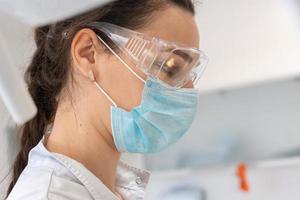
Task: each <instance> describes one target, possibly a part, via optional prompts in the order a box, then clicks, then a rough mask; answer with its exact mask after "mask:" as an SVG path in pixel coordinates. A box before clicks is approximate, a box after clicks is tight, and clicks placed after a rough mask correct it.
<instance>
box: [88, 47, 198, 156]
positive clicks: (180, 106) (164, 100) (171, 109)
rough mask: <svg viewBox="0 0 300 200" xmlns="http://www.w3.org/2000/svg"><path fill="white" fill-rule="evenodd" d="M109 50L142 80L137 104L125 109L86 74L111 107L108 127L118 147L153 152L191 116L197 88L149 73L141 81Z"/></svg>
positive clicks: (183, 130)
mask: <svg viewBox="0 0 300 200" xmlns="http://www.w3.org/2000/svg"><path fill="white" fill-rule="evenodd" d="M109 49H110V48H109ZM110 50H111V51H112V53H113V54H114V55H115V56H117V57H118V58H119V59H120V61H121V62H122V63H123V64H124V65H125V66H126V67H127V69H128V70H129V71H131V72H132V73H133V75H135V76H136V77H137V78H138V79H140V80H141V81H143V82H144V83H145V86H144V89H143V94H142V100H141V104H140V105H139V106H137V107H134V108H133V109H132V110H131V111H129V112H128V111H126V110H124V109H122V108H119V107H118V106H117V105H116V103H115V102H114V101H113V99H112V98H111V97H110V96H109V95H108V94H107V93H106V92H105V90H104V89H103V88H102V87H101V86H100V85H99V84H98V83H97V82H96V81H95V79H94V76H93V74H92V72H91V74H90V78H91V79H92V80H93V81H94V83H95V84H96V86H97V87H98V89H99V90H100V91H101V92H102V93H103V94H104V95H105V96H106V97H107V98H108V100H109V101H110V102H111V103H112V104H113V105H114V106H113V107H111V127H112V135H113V138H114V142H115V145H116V148H117V149H118V151H119V152H131V153H154V152H159V151H161V150H163V149H165V148H166V147H168V146H170V145H171V144H174V143H175V142H177V141H178V140H179V139H180V138H181V137H182V136H183V135H184V134H185V133H186V132H187V130H188V129H189V127H190V126H191V124H192V122H193V120H194V118H195V114H196V111H197V103H198V91H197V90H196V89H193V88H180V89H178V88H172V87H169V86H166V85H164V84H162V83H160V82H159V81H158V80H157V79H155V78H153V77H148V79H147V80H146V81H145V80H143V79H142V78H141V77H140V76H139V75H138V74H137V73H135V72H134V71H133V70H132V69H131V68H130V67H129V66H128V65H127V63H126V62H125V61H124V60H123V59H122V58H120V57H119V56H118V55H117V54H116V53H115V52H114V51H113V50H112V49H110Z"/></svg>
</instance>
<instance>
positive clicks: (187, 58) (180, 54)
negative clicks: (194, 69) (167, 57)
mask: <svg viewBox="0 0 300 200" xmlns="http://www.w3.org/2000/svg"><path fill="white" fill-rule="evenodd" d="M173 53H174V54H177V55H179V56H181V57H182V58H183V59H185V60H188V61H192V60H193V58H192V57H191V56H190V55H189V54H187V53H185V52H183V51H180V50H175V51H173Z"/></svg>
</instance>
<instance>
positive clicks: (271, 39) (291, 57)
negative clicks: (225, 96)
mask: <svg viewBox="0 0 300 200" xmlns="http://www.w3.org/2000/svg"><path fill="white" fill-rule="evenodd" d="M299 4H300V3H299V1H297V0H289V1H286V0H243V1H239V0H230V1H218V0H206V1H203V3H202V4H200V5H199V6H197V7H198V9H197V19H198V22H199V23H198V24H199V30H200V33H201V38H200V47H201V49H203V50H204V51H205V52H206V53H207V54H208V56H209V58H210V61H209V64H208V68H207V70H206V72H205V73H204V75H203V77H202V80H201V81H200V82H199V86H200V88H201V91H202V92H210V91H215V90H224V89H225V90H227V89H231V88H235V87H242V86H244V85H249V84H257V83H260V82H265V81H270V80H274V79H282V78H287V77H294V76H300V53H299V52H300V5H299Z"/></svg>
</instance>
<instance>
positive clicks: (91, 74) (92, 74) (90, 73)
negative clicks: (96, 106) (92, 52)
mask: <svg viewBox="0 0 300 200" xmlns="http://www.w3.org/2000/svg"><path fill="white" fill-rule="evenodd" d="M88 76H89V78H90V80H91V81H92V82H93V83H94V84H95V85H96V86H97V88H98V89H99V90H100V91H101V92H102V93H103V94H104V95H105V97H106V98H107V99H108V100H109V101H110V102H111V103H112V104H113V106H114V107H118V106H117V104H116V102H115V101H114V100H113V99H112V98H111V97H110V96H109V95H108V94H107V92H105V90H104V89H103V88H102V87H101V86H100V85H99V84H98V83H97V82H96V79H95V76H94V73H93V71H92V70H90V71H89V74H88Z"/></svg>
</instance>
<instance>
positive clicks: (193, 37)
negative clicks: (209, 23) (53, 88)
mask: <svg viewBox="0 0 300 200" xmlns="http://www.w3.org/2000/svg"><path fill="white" fill-rule="evenodd" d="M187 30H188V31H187ZM136 31H138V32H142V33H145V34H148V35H150V36H155V37H159V38H162V39H164V40H168V41H172V42H178V43H181V44H185V45H187V46H191V47H197V48H198V47H199V32H198V28H197V25H196V22H195V19H194V17H193V16H192V14H190V13H189V12H187V11H185V10H183V9H181V8H179V7H177V6H173V5H170V6H168V7H167V8H166V9H164V10H161V11H156V14H155V15H154V17H153V18H152V19H151V21H150V22H148V23H147V25H146V26H145V27H143V28H142V29H139V30H136ZM104 48H105V47H104V46H103V44H101V43H100V42H99V40H98V39H97V37H96V34H95V33H94V32H93V31H92V30H90V29H82V30H80V31H79V32H78V33H77V34H76V36H75V37H74V39H73V41H72V46H71V56H72V61H73V63H72V69H73V70H72V73H73V77H74V79H75V83H72V82H71V80H70V81H69V85H68V86H67V87H66V88H69V89H68V90H67V89H66V90H65V91H64V92H63V94H62V95H61V98H60V99H59V106H58V109H57V112H56V115H55V120H54V123H53V129H52V133H51V135H49V138H48V140H47V143H46V148H47V149H48V150H49V151H52V152H56V153H60V154H63V155H66V156H68V157H70V158H72V159H74V160H77V161H78V162H80V163H82V164H83V165H84V166H85V167H86V168H87V169H88V170H89V171H91V172H92V173H93V174H94V175H95V176H97V177H98V178H99V179H100V180H101V181H102V182H103V183H104V184H105V185H106V186H107V187H108V188H109V189H110V190H111V191H112V192H113V193H115V194H117V193H116V188H115V178H116V169H117V165H118V163H119V159H120V153H119V152H118V151H117V149H116V147H115V145H114V142H113V137H112V131H111V125H110V108H111V106H112V105H111V102H110V101H109V100H108V99H107V98H106V97H105V96H104V95H103V93H102V92H100V91H99V90H98V89H97V87H96V86H95V84H94V83H93V82H92V81H91V79H90V78H89V73H90V71H92V72H93V74H94V77H95V79H96V81H97V82H98V84H99V85H100V86H102V88H103V89H104V90H105V91H106V92H107V93H108V94H109V95H110V97H111V98H112V99H113V100H114V101H115V102H116V103H117V105H118V107H121V108H123V109H125V110H128V111H130V110H131V109H132V108H133V107H135V106H138V105H139V104H140V101H141V95H142V90H143V87H144V83H143V82H142V81H140V80H139V79H138V78H136V77H135V76H134V75H133V74H132V73H131V72H130V71H129V70H128V69H127V68H126V67H125V66H124V65H123V64H122V63H121V62H120V61H119V60H118V59H117V58H116V57H115V56H114V55H112V54H108V53H104V51H103V50H104ZM125 61H126V62H127V63H128V64H129V66H131V67H132V69H133V70H134V71H135V72H136V73H137V74H139V75H140V76H141V77H143V78H144V79H146V76H145V74H143V73H142V72H141V71H140V70H139V69H138V68H137V67H136V66H134V65H132V64H131V63H130V60H127V59H126V60H125ZM66 94H68V95H66Z"/></svg>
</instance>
